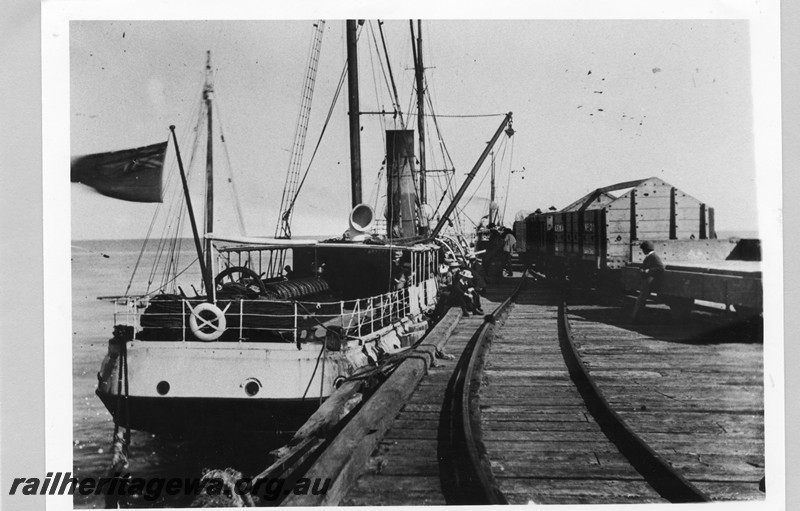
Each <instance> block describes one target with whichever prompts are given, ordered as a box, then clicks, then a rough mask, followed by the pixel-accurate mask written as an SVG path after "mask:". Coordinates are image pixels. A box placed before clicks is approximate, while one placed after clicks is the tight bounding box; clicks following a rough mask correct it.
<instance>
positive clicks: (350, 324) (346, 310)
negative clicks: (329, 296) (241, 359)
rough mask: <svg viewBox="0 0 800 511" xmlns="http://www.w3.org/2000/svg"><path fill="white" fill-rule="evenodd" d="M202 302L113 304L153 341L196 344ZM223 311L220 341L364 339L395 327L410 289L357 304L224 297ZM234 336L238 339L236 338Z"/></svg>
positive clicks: (118, 318) (122, 320) (117, 315)
mask: <svg viewBox="0 0 800 511" xmlns="http://www.w3.org/2000/svg"><path fill="white" fill-rule="evenodd" d="M203 302H204V300H202V299H201V298H185V297H177V296H176V297H174V298H173V297H168V298H162V299H159V298H157V297H156V298H155V299H153V298H137V299H130V300H127V301H125V302H119V301H118V302H115V311H114V322H115V324H124V325H131V326H133V327H134V330H135V331H136V332H137V334H138V333H140V332H143V331H147V332H148V334H147V335H141V336H139V338H141V339H150V340H161V339H163V340H173V341H176V340H182V341H191V340H195V338H196V337H195V336H194V335H193V334H192V331H191V327H190V318H191V316H192V314H193V311H194V310H195V309H196V307H197V306H198V305H200V304H201V303H203ZM216 305H217V307H218V308H219V309H220V310H221V311H224V316H225V334H224V337H222V340H235V338H238V340H239V341H246V340H250V341H255V340H262V339H265V338H269V339H270V340H273V341H284V342H295V343H303V342H311V341H319V340H320V339H321V338H323V337H324V336H326V335H328V334H333V335H337V336H339V337H340V338H346V337H365V336H369V335H371V334H374V333H375V332H376V331H378V330H380V329H382V328H385V327H387V326H389V325H393V324H396V323H397V322H398V321H399V320H400V319H402V318H404V317H406V316H407V315H408V314H409V312H410V311H411V309H412V308H411V307H410V305H409V290H408V288H403V289H398V290H394V291H389V292H387V293H383V294H380V295H375V296H370V297H367V298H361V299H355V300H340V301H302V300H294V301H288V300H260V299H234V300H226V299H220V300H218V301H217V303H216ZM233 333H235V335H234V334H233Z"/></svg>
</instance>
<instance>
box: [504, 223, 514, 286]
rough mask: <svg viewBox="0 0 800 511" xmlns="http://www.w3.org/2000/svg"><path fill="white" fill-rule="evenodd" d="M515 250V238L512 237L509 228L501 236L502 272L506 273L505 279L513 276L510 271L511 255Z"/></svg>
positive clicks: (512, 233) (512, 234)
mask: <svg viewBox="0 0 800 511" xmlns="http://www.w3.org/2000/svg"><path fill="white" fill-rule="evenodd" d="M516 248H517V238H515V237H514V232H513V231H512V230H511V229H509V228H505V234H504V235H503V270H504V271H505V272H506V277H512V276H513V275H514V272H513V270H512V269H511V254H513V253H514V250H516Z"/></svg>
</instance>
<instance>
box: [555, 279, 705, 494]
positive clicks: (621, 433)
mask: <svg viewBox="0 0 800 511" xmlns="http://www.w3.org/2000/svg"><path fill="white" fill-rule="evenodd" d="M558 330H559V343H560V345H561V353H562V355H563V357H564V361H565V363H566V365H567V368H568V370H569V374H570V377H571V378H572V381H573V382H574V383H575V385H576V387H577V389H578V391H579V392H580V394H581V397H583V400H584V402H585V404H586V407H587V409H588V410H589V412H590V413H591V414H592V416H593V417H594V419H595V421H596V422H597V424H598V425H599V426H600V428H601V430H602V431H603V433H604V434H605V435H606V437H607V438H608V439H609V440H610V441H611V442H612V443H613V444H614V445H615V446H616V447H617V448H618V449H619V451H620V453H622V455H623V456H625V457H626V458H627V459H628V462H629V463H630V464H631V465H632V466H633V467H634V468H635V469H636V470H637V471H638V472H639V473H640V474H641V475H642V476H643V477H644V478H645V480H646V481H647V483H648V484H650V486H652V487H653V489H654V490H656V491H657V492H658V493H659V495H661V496H662V497H663V498H665V499H667V500H669V501H670V502H673V503H683V502H711V498H710V497H709V496H708V495H706V494H705V493H704V492H702V491H701V490H699V489H698V488H697V487H696V486H694V485H693V484H692V483H691V482H689V481H688V480H687V479H686V478H684V477H683V476H682V475H681V474H680V473H678V471H676V470H675V469H674V468H673V467H672V465H670V464H669V462H668V461H666V460H665V459H664V458H662V457H661V456H660V455H659V454H658V453H657V452H655V450H653V448H652V447H650V446H649V445H648V444H647V442H645V441H644V439H642V438H641V437H640V436H639V435H637V434H636V433H635V432H634V431H633V430H632V429H631V428H630V427H629V426H628V424H627V423H626V422H625V420H624V419H623V418H622V417H620V416H619V414H618V413H617V412H616V411H614V409H613V407H612V406H611V404H610V403H609V402H608V400H607V399H606V398H605V396H604V395H603V392H602V391H601V390H600V388H599V387H598V385H597V383H596V382H595V381H594V378H593V377H592V376H591V374H590V373H589V370H588V368H587V367H586V364H584V363H583V360H582V359H581V356H580V353H579V352H578V347H577V345H576V344H575V338H574V336H573V334H572V328H571V325H570V322H569V318H568V317H567V303H566V299H565V296H564V292H563V288H562V292H561V297H560V299H559V305H558Z"/></svg>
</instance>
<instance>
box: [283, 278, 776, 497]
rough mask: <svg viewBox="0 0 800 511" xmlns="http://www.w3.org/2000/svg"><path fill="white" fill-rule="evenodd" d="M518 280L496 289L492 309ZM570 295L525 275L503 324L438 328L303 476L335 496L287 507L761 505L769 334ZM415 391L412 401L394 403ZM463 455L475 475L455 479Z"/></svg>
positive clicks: (500, 318)
mask: <svg viewBox="0 0 800 511" xmlns="http://www.w3.org/2000/svg"><path fill="white" fill-rule="evenodd" d="M519 283H520V278H519V277H514V278H509V279H504V280H503V282H502V283H500V284H497V285H495V286H492V287H490V290H489V295H488V296H487V297H486V298H484V309H486V310H490V309H492V308H493V307H497V306H498V305H499V304H500V303H501V302H503V301H504V300H505V299H506V298H507V297H508V296H509V295H511V294H512V293H513V291H514V289H517V288H518V285H519ZM561 296H562V294H561V293H560V292H558V291H557V289H556V288H555V287H554V286H552V285H551V284H546V283H545V282H544V281H543V280H536V279H529V281H528V282H527V283H526V285H524V286H522V287H521V288H520V290H519V292H518V294H516V295H515V302H514V303H513V304H510V305H507V306H506V303H504V304H503V306H502V307H498V310H499V309H503V313H502V314H500V313H497V314H495V315H488V316H487V318H480V317H470V318H459V320H458V322H457V324H455V321H453V324H455V326H453V325H452V324H451V326H449V327H447V328H444V327H440V328H438V329H434V331H433V332H431V334H430V335H429V338H427V339H426V340H425V343H423V345H425V344H427V345H428V346H430V347H431V348H430V349H428V348H424V346H423V352H424V353H427V354H428V355H427V358H425V360H426V362H425V363H424V364H422V365H420V364H418V363H417V362H411V363H412V364H417V365H409V366H408V367H407V368H405V369H403V366H402V365H401V366H400V367H399V368H398V369H397V371H395V374H393V375H392V377H391V378H390V380H389V381H387V382H386V383H385V384H384V385H388V387H389V390H387V393H384V394H382V395H381V396H379V395H378V393H376V395H374V396H373V397H371V398H370V400H369V401H367V403H366V404H365V405H363V406H362V408H361V409H360V410H359V411H358V412H357V413H356V415H355V417H353V418H351V419H350V421H349V423H348V424H347V425H346V426H345V427H344V429H342V430H341V431H340V432H339V433H338V434H337V435H336V437H335V438H334V439H332V441H331V442H330V445H329V446H328V447H327V448H326V449H325V450H324V452H323V453H322V455H320V456H319V457H318V459H317V461H315V462H314V463H312V464H311V467H310V468H309V469H308V470H306V471H305V472H304V474H305V475H304V477H331V476H334V475H335V476H336V478H335V480H334V483H333V485H332V488H331V491H330V492H329V493H328V494H327V495H324V496H290V497H289V498H287V499H286V500H285V501H284V502H283V505H443V504H455V503H458V504H464V503H511V504H524V503H529V502H533V503H537V504H551V503H558V504H579V503H593V504H611V503H650V502H702V501H711V500H715V501H727V500H759V499H763V497H764V493H763V486H762V487H761V488H760V484H759V483H760V482H761V483H762V484H763V480H762V478H763V476H764V428H763V382H762V344H761V343H760V342H759V338H758V335H752V334H753V333H754V332H756V333H757V332H760V325H758V324H755V325H754V324H752V322H750V323H748V325H749V326H748V327H747V328H751V329H752V330H753V331H752V332H748V331H747V328H744V327H742V325H741V324H740V325H739V326H737V327H736V328H731V327H730V325H727V326H726V324H725V322H724V321H721V320H720V319H719V318H720V317H722V316H719V317H713V316H711V315H708V314H705V313H693V315H692V318H691V319H690V320H689V321H683V322H681V323H680V324H674V323H671V320H670V315H669V311H668V309H667V308H666V307H663V306H662V307H652V306H651V307H649V308H648V311H647V315H646V316H645V318H646V321H645V322H644V323H638V324H635V325H632V324H630V323H629V322H626V321H625V318H626V316H625V312H626V311H625V310H623V309H621V308H619V307H601V306H598V305H593V304H589V305H586V304H582V303H573V304H572V305H570V306H568V307H566V306H564V304H563V303H562V302H561V300H560V297H561ZM573 301H575V300H573ZM454 312H455V315H456V316H460V313H459V312H458V311H452V310H451V312H450V314H449V317H450V320H451V321H452V320H453V319H454V318H453V317H452V316H453V313H454ZM704 314H705V315H704ZM485 320H488V321H489V322H496V324H495V325H493V326H491V328H487V325H489V324H490V323H489V322H486V321H485ZM754 338H755V340H754ZM484 341H485V342H484ZM437 351H438V352H439V353H441V352H442V351H444V352H446V353H447V354H448V355H450V356H452V357H453V358H452V359H450V357H445V358H444V359H442V358H438V359H437V358H435V353H436V352H437ZM423 358H424V357H423ZM473 366H474V367H473ZM465 368H468V370H467V369H465ZM465 371H466V373H467V374H468V375H472V376H467V377H466V382H465V383H463V386H464V389H466V390H463V389H456V388H455V387H454V382H457V380H458V378H459V377H461V378H464V376H463V374H464V373H465ZM395 377H397V378H400V380H396V381H394V382H392V381H391V379H392V378H395ZM406 380H408V381H413V385H412V388H414V387H415V390H414V391H413V392H411V391H410V390H409V391H407V392H406V391H403V392H400V390H399V389H401V388H403V385H406V384H407V383H408V381H406ZM417 382H418V383H417ZM392 389H393V390H392ZM381 390H382V389H381ZM379 392H381V391H380V390H379ZM458 396H462V397H463V402H464V404H463V406H464V409H463V410H461V411H460V412H459V413H455V412H454V410H455V408H454V405H453V404H452V403H454V402H456V401H455V398H456V397H458ZM373 400H374V401H375V403H373V404H372V405H370V402H371V401H373ZM459 414H460V415H459ZM459 416H460V417H462V419H463V422H465V423H468V424H469V425H470V428H471V429H469V431H470V432H469V433H468V434H466V435H463V437H464V438H463V439H462V440H460V441H462V442H465V443H464V444H463V445H456V444H453V442H454V440H453V438H456V436H454V435H453V434H452V431H451V430H452V429H455V428H457V427H460V425H459V424H457V422H458V421H457V420H454V418H457V417H459ZM464 439H466V440H464ZM463 452H468V453H469V454H470V456H469V457H467V456H464V457H463V458H460V459H459V460H457V461H454V457H456V456H458V455H459V454H460V453H463ZM470 459H472V460H473V465H474V467H473V468H472V471H471V472H470V471H467V472H460V473H459V472H458V471H457V470H454V469H453V466H454V465H458V464H462V465H463V464H468V461H469V460H470ZM464 460H467V461H464ZM479 486H485V487H486V488H485V489H484V493H480V492H478V493H474V492H473V493H470V492H471V491H473V490H474V489H475V487H479ZM465 492H466V493H465ZM465 494H469V495H473V494H474V495H488V496H489V497H487V498H488V500H484V497H482V496H481V497H476V498H477V500H475V501H469V500H465V497H464V495H465Z"/></svg>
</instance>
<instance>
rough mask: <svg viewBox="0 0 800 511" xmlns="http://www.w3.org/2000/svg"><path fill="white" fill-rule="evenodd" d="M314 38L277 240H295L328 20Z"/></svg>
mask: <svg viewBox="0 0 800 511" xmlns="http://www.w3.org/2000/svg"><path fill="white" fill-rule="evenodd" d="M314 27H315V29H316V30H315V31H314V38H313V40H312V43H311V52H310V53H309V57H308V68H307V70H306V78H305V81H304V83H303V89H302V97H301V100H300V113H299V114H298V117H297V126H296V128H295V132H294V140H293V142H292V151H291V157H290V158H289V169H288V170H287V172H286V183H285V184H284V186H283V196H282V197H281V208H280V214H279V215H278V223H277V225H276V226H275V237H276V238H283V239H289V238H291V237H292V228H291V224H292V214H293V213H294V203H295V200H296V198H297V189H298V186H299V182H300V166H301V164H302V161H303V149H304V147H305V144H306V132H307V131H308V120H309V117H310V116H311V100H312V99H313V97H314V82H315V81H316V78H317V67H318V64H319V54H320V49H321V47H322V33H323V31H324V29H325V20H319V21H317V23H315V24H314Z"/></svg>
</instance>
